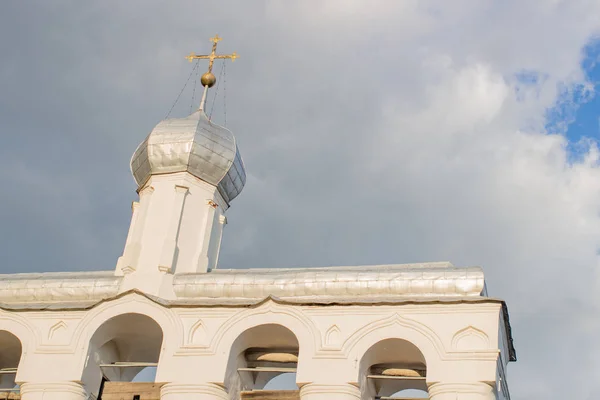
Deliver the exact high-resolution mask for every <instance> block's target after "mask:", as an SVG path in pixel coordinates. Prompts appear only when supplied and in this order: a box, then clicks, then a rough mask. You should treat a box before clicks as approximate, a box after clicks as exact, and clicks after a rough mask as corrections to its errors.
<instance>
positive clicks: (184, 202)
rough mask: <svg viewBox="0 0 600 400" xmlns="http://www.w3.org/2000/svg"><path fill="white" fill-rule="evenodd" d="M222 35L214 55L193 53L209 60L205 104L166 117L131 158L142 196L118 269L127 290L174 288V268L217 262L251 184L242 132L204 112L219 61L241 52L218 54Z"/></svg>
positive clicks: (195, 269)
mask: <svg viewBox="0 0 600 400" xmlns="http://www.w3.org/2000/svg"><path fill="white" fill-rule="evenodd" d="M220 40H221V38H219V36H218V35H217V36H215V37H214V38H212V39H211V41H212V42H213V46H212V52H211V54H209V55H206V56H199V55H195V54H193V53H192V54H190V55H189V56H188V57H187V58H188V59H189V60H190V61H192V60H194V59H208V60H209V67H208V72H206V73H205V74H203V75H202V78H201V83H202V85H203V86H204V93H203V96H202V100H201V102H200V106H199V108H198V110H197V111H195V112H194V113H192V114H190V115H189V116H187V117H185V118H171V119H165V120H163V121H161V122H160V123H158V125H156V127H155V128H154V129H153V130H152V132H150V134H149V135H148V136H147V137H146V139H145V140H144V141H143V142H142V143H141V144H140V145H139V146H138V148H137V150H136V151H135V153H134V154H133V157H132V158H131V172H132V174H133V177H134V179H135V181H136V183H137V185H138V190H137V191H138V194H139V201H138V202H134V203H133V207H132V218H131V225H130V228H129V233H128V235H127V240H126V244H125V249H124V251H123V255H122V256H121V257H119V260H118V262H117V267H116V271H115V274H116V275H123V276H125V279H124V288H123V289H122V290H128V289H133V288H136V289H140V290H142V291H144V292H147V293H156V294H158V293H159V292H160V291H161V287H165V288H166V287H170V285H166V284H165V283H166V282H170V279H169V276H171V278H172V275H173V274H181V273H203V272H208V271H210V270H211V269H214V268H216V266H217V261H218V257H219V250H220V247H221V237H222V234H223V227H224V225H225V224H226V223H227V219H226V217H225V212H226V211H227V209H228V208H229V205H230V202H231V201H232V200H233V199H234V198H235V197H236V196H238V195H239V194H240V192H241V191H242V189H243V187H244V184H245V183H246V172H245V169H244V163H243V161H242V158H241V156H240V153H239V150H238V147H237V144H236V140H235V137H234V136H233V134H232V133H231V131H229V130H228V129H226V128H224V127H222V126H219V125H217V124H214V123H213V122H212V121H210V119H209V118H208V117H207V116H206V114H205V112H204V108H205V104H206V97H207V92H208V89H209V88H210V87H212V86H213V85H214V84H215V82H216V78H215V76H214V75H213V73H212V66H213V62H214V60H215V59H231V60H235V59H236V58H237V55H236V53H233V54H230V55H217V54H215V52H216V47H217V43H218V42H219V41H220ZM165 278H167V279H165ZM165 290H167V289H165Z"/></svg>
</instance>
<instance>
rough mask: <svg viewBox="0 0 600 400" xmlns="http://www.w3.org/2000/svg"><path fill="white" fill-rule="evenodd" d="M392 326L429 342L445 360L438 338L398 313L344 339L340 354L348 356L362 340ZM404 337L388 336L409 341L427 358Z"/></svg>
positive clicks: (420, 324)
mask: <svg viewBox="0 0 600 400" xmlns="http://www.w3.org/2000/svg"><path fill="white" fill-rule="evenodd" d="M393 325H399V326H401V327H404V328H407V329H409V330H411V331H413V332H414V333H416V334H417V335H418V336H420V337H423V338H424V339H426V341H427V342H429V344H431V346H432V348H433V349H434V350H435V352H436V353H437V355H438V357H439V358H441V359H443V358H445V356H446V348H445V346H444V344H443V342H442V340H441V339H440V337H439V336H438V335H437V334H436V333H435V332H434V331H433V330H432V329H431V328H429V327H428V326H426V325H425V324H423V323H421V322H418V321H415V320H413V319H410V318H405V317H403V316H401V315H399V314H398V313H394V314H392V315H390V316H388V317H387V318H383V319H380V320H378V321H374V322H370V323H367V324H366V325H364V326H363V327H362V328H361V329H359V330H357V331H356V332H354V334H352V335H351V336H350V337H349V338H348V339H346V341H345V342H344V344H343V345H342V352H343V353H344V354H348V353H349V352H350V351H351V350H352V349H353V348H354V347H355V346H356V345H357V344H358V343H359V342H360V341H361V340H362V339H363V338H365V337H366V336H367V335H369V334H370V333H372V332H375V331H377V330H380V329H384V328H387V327H390V326H393ZM405 336H406V335H402V333H401V332H398V334H397V335H394V336H390V337H389V338H390V339H392V338H397V339H403V340H406V341H409V342H411V343H412V344H414V345H415V346H416V347H418V348H419V350H420V351H421V352H422V353H423V356H424V357H427V354H426V352H425V351H424V349H422V348H420V347H419V344H418V343H414V342H413V341H411V340H410V339H407V338H406V337H405Z"/></svg>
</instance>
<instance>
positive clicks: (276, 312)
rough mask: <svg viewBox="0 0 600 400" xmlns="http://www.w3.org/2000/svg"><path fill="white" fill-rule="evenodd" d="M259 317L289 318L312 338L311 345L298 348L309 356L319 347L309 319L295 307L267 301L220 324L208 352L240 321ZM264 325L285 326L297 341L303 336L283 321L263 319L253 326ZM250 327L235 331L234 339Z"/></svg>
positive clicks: (305, 344)
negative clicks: (297, 323)
mask: <svg viewBox="0 0 600 400" xmlns="http://www.w3.org/2000/svg"><path fill="white" fill-rule="evenodd" d="M259 315H264V316H266V315H270V316H283V317H290V318H293V319H295V320H297V321H298V322H299V323H300V324H301V325H303V326H304V328H305V329H306V330H307V331H308V332H309V335H310V337H312V339H313V341H312V343H306V342H305V343H299V344H300V348H301V349H303V351H306V352H308V353H309V354H310V353H312V352H313V351H315V350H316V349H317V348H318V347H319V343H318V342H319V341H320V337H321V335H320V332H319V330H318V329H317V327H316V326H315V325H314V323H313V321H312V320H311V319H309V318H307V317H306V315H304V314H303V313H302V312H301V311H300V310H298V309H297V308H295V307H294V308H290V307H285V306H281V305H279V304H277V303H275V302H274V301H272V300H269V301H267V302H265V303H263V304H262V305H260V306H259V307H258V308H251V309H247V310H244V311H241V312H239V313H237V314H235V315H233V316H232V317H231V318H229V319H228V320H227V321H225V322H224V323H223V324H221V325H220V326H219V329H218V330H217V332H216V333H215V334H214V336H213V337H212V340H211V343H210V346H209V350H210V352H211V353H214V352H216V351H217V349H218V348H219V347H220V346H221V342H222V340H223V337H224V336H225V334H226V333H228V332H232V331H233V330H232V329H231V328H232V327H234V326H235V325H237V324H238V323H239V322H241V321H245V320H248V319H249V318H251V317H256V316H259ZM264 324H279V325H282V326H285V327H286V328H287V329H289V330H290V331H292V333H294V335H295V336H296V338H297V339H298V340H299V341H300V340H301V338H302V337H304V336H303V335H299V334H298V332H294V328H293V327H290V326H289V325H286V324H285V322H284V321H277V318H264V322H262V323H260V324H257V325H254V326H259V325H264ZM251 327H252V326H250V327H247V328H245V329H244V330H242V331H240V332H237V331H236V337H237V336H239V335H240V334H242V333H243V332H244V331H245V330H246V329H250V328H251ZM234 340H235V339H234ZM232 342H233V341H232ZM230 345H231V343H228V346H230ZM307 345H308V346H307ZM307 347H308V348H307Z"/></svg>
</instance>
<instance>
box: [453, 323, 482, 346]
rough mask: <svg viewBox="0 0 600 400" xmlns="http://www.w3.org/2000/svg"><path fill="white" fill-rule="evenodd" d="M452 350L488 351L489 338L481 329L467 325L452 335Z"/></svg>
mask: <svg viewBox="0 0 600 400" xmlns="http://www.w3.org/2000/svg"><path fill="white" fill-rule="evenodd" d="M452 349H453V350H458V351H467V350H489V349H490V338H489V336H488V335H487V334H486V333H485V332H484V331H482V330H481V329H477V328H475V327H474V326H472V325H469V326H467V327H466V328H463V329H461V330H459V331H458V332H456V333H455V334H454V336H453V337H452Z"/></svg>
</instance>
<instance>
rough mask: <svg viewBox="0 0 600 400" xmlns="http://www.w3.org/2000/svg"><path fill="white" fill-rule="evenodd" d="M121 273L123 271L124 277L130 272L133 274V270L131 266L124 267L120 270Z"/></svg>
mask: <svg viewBox="0 0 600 400" xmlns="http://www.w3.org/2000/svg"><path fill="white" fill-rule="evenodd" d="M121 271H123V274H124V275H129V274H131V273H132V272H135V268H134V267H132V266H131V265H126V266H124V267H122V268H121Z"/></svg>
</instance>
